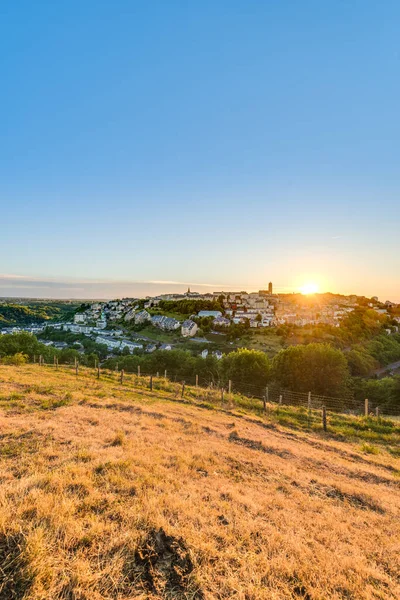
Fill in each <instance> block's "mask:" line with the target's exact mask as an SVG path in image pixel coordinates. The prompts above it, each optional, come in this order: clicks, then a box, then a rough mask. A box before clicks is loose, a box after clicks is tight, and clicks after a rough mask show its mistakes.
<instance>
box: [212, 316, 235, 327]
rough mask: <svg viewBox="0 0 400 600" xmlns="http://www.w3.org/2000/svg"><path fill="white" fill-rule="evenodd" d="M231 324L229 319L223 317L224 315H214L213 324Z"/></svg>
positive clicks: (226, 325) (227, 325) (223, 325)
mask: <svg viewBox="0 0 400 600" xmlns="http://www.w3.org/2000/svg"><path fill="white" fill-rule="evenodd" d="M230 324H231V322H230V320H229V319H225V317H216V318H215V319H214V321H213V325H214V327H215V326H219V327H229V325H230Z"/></svg>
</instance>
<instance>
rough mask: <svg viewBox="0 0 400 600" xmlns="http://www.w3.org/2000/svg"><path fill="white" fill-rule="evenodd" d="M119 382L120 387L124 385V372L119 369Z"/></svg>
mask: <svg viewBox="0 0 400 600" xmlns="http://www.w3.org/2000/svg"><path fill="white" fill-rule="evenodd" d="M120 381H121V385H122V384H123V383H124V370H123V369H121V375H120Z"/></svg>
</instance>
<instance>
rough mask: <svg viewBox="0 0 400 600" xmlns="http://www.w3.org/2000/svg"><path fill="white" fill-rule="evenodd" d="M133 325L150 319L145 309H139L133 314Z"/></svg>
mask: <svg viewBox="0 0 400 600" xmlns="http://www.w3.org/2000/svg"><path fill="white" fill-rule="evenodd" d="M134 320H135V325H140V324H142V323H146V321H151V317H150V315H149V313H148V312H147V310H141V311H139V312H138V313H136V314H135V316H134Z"/></svg>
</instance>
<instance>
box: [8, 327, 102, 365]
mask: <svg viewBox="0 0 400 600" xmlns="http://www.w3.org/2000/svg"><path fill="white" fill-rule="evenodd" d="M83 343H85V344H87V352H86V353H84V352H83V351H82V352H81V351H79V350H78V349H77V348H76V347H75V348H74V347H70V348H64V349H62V350H58V349H57V348H55V347H54V346H46V345H45V344H43V343H41V342H39V340H38V339H37V337H36V336H34V335H32V334H30V333H27V332H22V333H14V334H9V335H2V336H0V361H1V362H2V363H3V364H16V363H17V362H20V361H21V358H20V357H21V356H23V357H24V359H25V357H26V360H30V361H32V360H33V359H34V357H35V356H36V359H38V358H39V356H40V355H41V356H42V357H43V360H44V361H45V362H47V363H52V362H53V361H54V359H55V358H57V359H58V362H59V363H60V364H72V363H74V362H75V360H78V361H79V362H80V363H81V364H83V365H88V366H93V365H94V363H95V361H99V359H100V358H101V357H105V356H106V354H107V348H106V346H104V345H103V344H95V343H94V342H92V340H90V339H89V338H85V340H82V345H83ZM79 347H80V346H79ZM18 357H19V358H18Z"/></svg>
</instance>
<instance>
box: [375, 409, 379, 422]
mask: <svg viewBox="0 0 400 600" xmlns="http://www.w3.org/2000/svg"><path fill="white" fill-rule="evenodd" d="M375 414H376V418H377V419H379V406H377V407H376V409H375Z"/></svg>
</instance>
